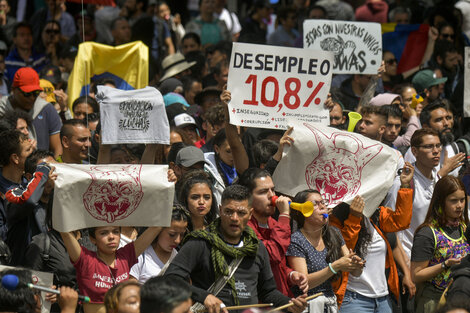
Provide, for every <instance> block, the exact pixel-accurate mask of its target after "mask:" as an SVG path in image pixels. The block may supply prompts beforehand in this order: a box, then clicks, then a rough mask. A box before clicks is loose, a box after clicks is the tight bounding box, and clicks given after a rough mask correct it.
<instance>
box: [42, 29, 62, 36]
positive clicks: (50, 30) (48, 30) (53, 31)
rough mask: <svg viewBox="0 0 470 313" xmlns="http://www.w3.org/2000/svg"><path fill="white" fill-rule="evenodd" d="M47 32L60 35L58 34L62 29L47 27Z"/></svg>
mask: <svg viewBox="0 0 470 313" xmlns="http://www.w3.org/2000/svg"><path fill="white" fill-rule="evenodd" d="M45 32H46V34H48V35H58V34H60V31H59V30H58V29H46V30H45Z"/></svg>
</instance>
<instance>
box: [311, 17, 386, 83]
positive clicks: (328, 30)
mask: <svg viewBox="0 0 470 313" xmlns="http://www.w3.org/2000/svg"><path fill="white" fill-rule="evenodd" d="M303 26H304V48H308V49H315V50H324V51H331V52H333V53H334V66H333V73H334V74H377V70H378V68H379V67H380V64H381V62H382V32H381V28H380V24H379V23H366V22H346V21H330V20H305V21H304V25H303Z"/></svg>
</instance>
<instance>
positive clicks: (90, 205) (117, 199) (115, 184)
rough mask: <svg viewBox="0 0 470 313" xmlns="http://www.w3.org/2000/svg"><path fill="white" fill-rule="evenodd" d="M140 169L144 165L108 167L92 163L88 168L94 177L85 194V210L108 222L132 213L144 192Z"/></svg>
mask: <svg viewBox="0 0 470 313" xmlns="http://www.w3.org/2000/svg"><path fill="white" fill-rule="evenodd" d="M141 170H142V165H126V166H122V167H120V168H118V169H116V170H107V171H101V170H100V169H99V168H98V167H91V168H90V171H87V172H88V174H89V175H90V176H91V179H92V181H91V183H90V186H88V189H87V190H86V191H85V193H84V194H83V204H84V205H85V208H86V210H87V211H88V212H89V213H90V214H91V216H93V217H94V218H96V219H97V220H100V221H106V222H108V223H113V222H115V221H117V220H122V219H124V218H126V217H128V216H129V215H131V214H132V212H134V211H135V209H136V208H137V207H138V206H139V204H140V201H141V200H142V197H143V196H144V192H143V191H142V185H141V182H140V171H141Z"/></svg>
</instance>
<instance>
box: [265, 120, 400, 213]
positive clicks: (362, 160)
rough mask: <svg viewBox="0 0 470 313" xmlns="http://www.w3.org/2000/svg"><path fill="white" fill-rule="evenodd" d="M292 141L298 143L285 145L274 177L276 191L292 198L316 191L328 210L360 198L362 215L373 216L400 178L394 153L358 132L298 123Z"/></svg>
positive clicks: (396, 155) (396, 156)
mask: <svg viewBox="0 0 470 313" xmlns="http://www.w3.org/2000/svg"><path fill="white" fill-rule="evenodd" d="M291 137H293V138H294V144H293V145H292V146H291V147H286V148H287V149H286V151H285V153H284V155H283V157H282V159H281V161H280V162H279V164H278V166H277V168H276V171H275V172H274V175H273V180H274V184H275V186H276V191H278V192H281V193H283V194H286V195H289V196H294V195H295V194H296V193H298V192H299V191H302V190H304V189H316V190H318V191H319V192H320V193H321V195H322V197H323V199H326V200H328V202H329V203H328V207H330V208H331V207H334V206H336V205H337V204H339V203H341V202H346V203H351V201H352V199H353V198H354V197H355V196H356V195H360V196H362V197H363V198H364V200H365V208H364V214H365V215H367V216H370V215H372V214H373V212H374V211H375V210H376V209H377V208H378V206H379V204H380V202H382V200H383V199H384V198H385V196H386V195H387V192H388V190H389V189H390V187H391V186H392V184H393V179H394V178H395V176H396V174H397V169H398V154H397V153H396V152H395V151H394V149H392V148H390V147H388V146H386V145H384V144H382V143H380V142H378V141H375V140H372V139H369V138H366V137H364V136H362V135H360V134H356V133H349V132H346V131H342V130H338V129H336V128H332V127H325V126H321V125H312V124H308V123H303V124H300V123H299V124H295V125H294V130H293V132H292V134H291Z"/></svg>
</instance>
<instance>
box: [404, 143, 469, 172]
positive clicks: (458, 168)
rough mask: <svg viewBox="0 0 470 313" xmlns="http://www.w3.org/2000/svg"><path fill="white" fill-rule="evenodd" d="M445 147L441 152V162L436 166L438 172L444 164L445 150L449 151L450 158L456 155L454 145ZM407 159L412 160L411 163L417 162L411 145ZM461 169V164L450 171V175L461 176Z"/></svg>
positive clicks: (407, 160)
mask: <svg viewBox="0 0 470 313" xmlns="http://www.w3.org/2000/svg"><path fill="white" fill-rule="evenodd" d="M444 149H445V150H444ZM444 149H442V152H441V160H440V161H439V164H438V165H436V167H435V169H436V172H438V171H439V170H440V169H441V167H442V165H443V164H444V157H445V153H444V151H447V157H448V158H451V157H453V156H454V155H455V152H454V149H452V145H447V146H445V147H444ZM405 161H406V162H410V163H415V162H416V158H415V156H414V155H413V153H412V152H411V147H410V148H408V150H407V151H406V153H405ZM459 170H460V166H459V167H457V168H456V169H455V170H453V171H452V172H450V173H449V175H452V176H455V177H457V176H459Z"/></svg>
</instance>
